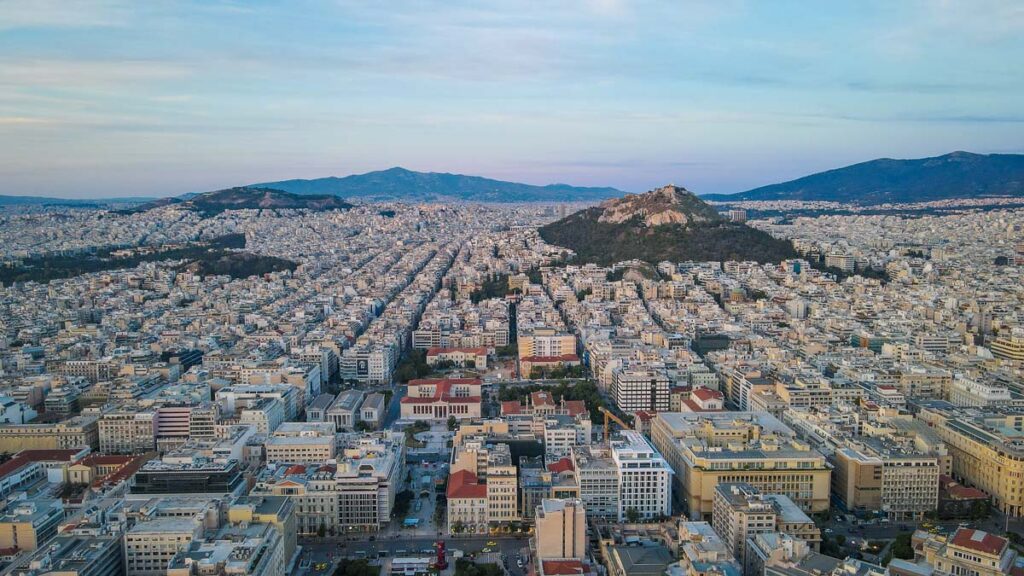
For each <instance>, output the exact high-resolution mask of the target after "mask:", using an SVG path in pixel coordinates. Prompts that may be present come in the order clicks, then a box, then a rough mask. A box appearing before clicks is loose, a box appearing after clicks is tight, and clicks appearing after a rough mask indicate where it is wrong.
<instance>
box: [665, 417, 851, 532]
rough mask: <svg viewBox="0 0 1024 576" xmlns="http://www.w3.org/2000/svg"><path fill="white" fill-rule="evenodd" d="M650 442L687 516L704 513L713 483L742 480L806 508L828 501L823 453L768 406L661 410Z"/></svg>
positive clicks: (697, 516)
mask: <svg viewBox="0 0 1024 576" xmlns="http://www.w3.org/2000/svg"><path fill="white" fill-rule="evenodd" d="M651 438H652V440H653V442H654V445H655V446H656V447H657V448H658V449H659V451H660V452H661V453H662V454H663V455H664V457H665V459H666V460H667V461H668V463H669V464H670V465H671V466H672V470H673V471H675V476H676V487H677V489H678V490H679V496H680V497H681V499H682V501H683V502H686V504H687V506H688V513H689V515H690V518H692V519H700V518H703V517H709V516H710V515H711V513H712V511H713V504H714V495H715V488H716V486H718V484H720V483H723V482H726V483H730V482H746V483H748V484H751V485H753V486H754V487H755V488H757V489H759V490H761V491H763V492H765V493H769V494H784V495H785V496H788V497H789V498H790V499H792V500H793V501H794V502H795V503H796V504H797V505H798V506H800V508H801V509H802V510H803V511H804V512H807V513H815V512H822V511H825V510H828V507H829V488H830V481H831V469H830V467H829V465H828V463H827V462H826V461H825V456H824V455H822V454H821V453H820V452H818V451H817V450H814V449H813V448H811V447H810V445H808V444H807V443H805V442H802V441H800V440H798V439H797V437H796V434H795V433H794V432H793V430H791V429H790V428H789V427H787V426H786V425H785V424H783V423H782V422H780V421H779V420H778V419H777V418H775V417H774V416H772V415H771V414H768V413H767V412H718V413H714V412H704V413H686V412H663V413H660V414H658V415H657V416H656V417H655V419H654V421H653V424H652V426H651Z"/></svg>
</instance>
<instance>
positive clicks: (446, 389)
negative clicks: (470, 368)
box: [401, 378, 480, 404]
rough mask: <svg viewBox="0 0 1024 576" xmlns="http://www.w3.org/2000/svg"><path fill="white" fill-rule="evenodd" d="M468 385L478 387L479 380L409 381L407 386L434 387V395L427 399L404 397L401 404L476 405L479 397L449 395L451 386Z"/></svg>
mask: <svg viewBox="0 0 1024 576" xmlns="http://www.w3.org/2000/svg"><path fill="white" fill-rule="evenodd" d="M456 385H469V386H479V385H480V379H479V378H434V379H424V380H410V381H409V386H410V387H413V386H434V395H433V396H428V397H417V396H405V397H404V398H402V401H401V403H402V404H433V403H434V402H448V403H452V404H478V403H480V397H479V396H454V395H452V393H451V389H452V386H456Z"/></svg>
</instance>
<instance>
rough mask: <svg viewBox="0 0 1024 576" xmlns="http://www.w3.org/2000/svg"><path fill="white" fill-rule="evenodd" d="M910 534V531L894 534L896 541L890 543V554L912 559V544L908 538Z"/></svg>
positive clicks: (903, 558)
mask: <svg viewBox="0 0 1024 576" xmlns="http://www.w3.org/2000/svg"><path fill="white" fill-rule="evenodd" d="M912 536H913V535H912V534H911V533H910V532H900V533H899V534H897V535H896V541H895V542H893V543H892V555H893V557H894V558H900V559H902V560H913V559H914V546H913V544H912V543H911V540H910V539H911V537H912Z"/></svg>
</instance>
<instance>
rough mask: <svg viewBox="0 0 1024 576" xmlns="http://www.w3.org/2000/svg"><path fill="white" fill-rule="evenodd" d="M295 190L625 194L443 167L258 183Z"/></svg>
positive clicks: (555, 197)
mask: <svg viewBox="0 0 1024 576" xmlns="http://www.w3.org/2000/svg"><path fill="white" fill-rule="evenodd" d="M253 186H256V187H261V188H274V189H277V190H285V191H287V192H292V193H295V194H333V195H335V196H341V197H344V198H359V199H365V200H406V201H414V202H431V201H443V200H449V201H451V200H454V201H466V202H581V201H596V200H604V199H606V198H612V197H614V196H619V195H621V194H622V192H621V191H619V190H616V189H615V188H581V187H578V186H569V185H568V184H549V185H547V186H534V185H531V184H519V183H516V182H505V181H502V180H492V179H490V178H482V177H480V176H464V175H462V174H448V173H443V172H413V171H412V170H406V169H405V168H390V169H388V170H381V171H378V172H369V173H366V174H354V175H352V176H345V177H342V178H338V177H335V176H331V177H329V178H317V179H315V180H284V181H281V182H267V183H263V184H253Z"/></svg>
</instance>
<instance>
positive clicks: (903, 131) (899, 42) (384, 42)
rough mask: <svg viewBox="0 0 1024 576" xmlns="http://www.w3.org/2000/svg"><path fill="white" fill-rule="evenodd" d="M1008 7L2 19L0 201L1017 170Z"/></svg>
mask: <svg viewBox="0 0 1024 576" xmlns="http://www.w3.org/2000/svg"><path fill="white" fill-rule="evenodd" d="M1022 29H1024V11H1022V10H1021V8H1020V7H1019V6H1017V5H1015V4H1014V3H1012V2H1000V1H987V2H982V3H973V2H956V1H949V2H941V3H915V2H905V3H898V4H862V3H856V4H854V3H842V4H834V5H831V6H830V7H829V10H828V11H827V12H823V11H814V10H811V9H809V8H807V7H805V6H799V5H795V4H790V5H785V6H771V7H768V6H763V5H755V4H752V3H747V2H725V3H710V2H684V3H679V2H672V3H662V2H652V3H643V4H633V3H626V2H615V1H610V0H603V1H593V2H586V1H580V2H572V3H568V4H560V5H558V6H546V5H538V4H532V3H528V2H522V3H513V4H504V5H503V6H502V7H500V8H499V7H480V6H469V5H466V4H461V3H460V4H455V5H452V4H448V3H444V4H441V3H429V2H428V3H412V2H398V3H389V4H388V6H387V8H382V7H377V6H374V5H372V4H370V3H360V2H338V3H320V2H309V3H302V4H299V5H296V4H289V5H287V6H284V5H280V4H277V3H273V2H268V3H258V4H249V3H245V4H242V3H233V2H220V3H212V4H210V3H201V4H190V3H172V4H161V5H136V4H132V3H121V2H117V1H85V2H77V3H72V4H65V3H55V2H53V3H51V2H33V3H5V4H3V5H0V40H2V41H3V42H4V45H5V49H4V52H3V55H2V56H0V86H3V87H4V90H3V91H2V94H0V147H2V149H3V150H4V153H3V154H0V178H2V179H3V180H2V181H3V182H4V184H3V185H2V186H0V194H4V195H40V196H57V197H68V198H96V197H116V196H149V197H156V196H169V195H179V194H183V193H186V192H201V191H206V190H214V189H218V188H225V187H229V186H235V185H242V184H247V183H252V182H261V181H273V180H282V179H289V178H318V177H325V176H344V175H347V174H352V173H364V172H369V171H373V170H378V169H384V168H388V167H391V166H396V165H399V166H403V167H406V168H409V169H412V170H420V171H436V172H453V173H463V174H472V175H482V176H487V177H491V178H496V179H501V180H510V181H517V182H524V183H529V184H548V183H553V182H565V183H568V184H573V185H579V186H613V187H616V188H619V189H621V190H624V191H628V192H638V191H643V190H647V189H650V188H653V187H655V186H657V185H660V184H664V183H667V182H675V183H678V184H682V185H685V186H687V187H688V188H689V189H691V190H694V191H696V192H698V193H731V192H742V191H744V190H747V189H750V188H754V187H757V186H761V185H766V184H771V183H775V182H781V181H785V180H789V179H792V178H796V177H800V176H804V175H807V174H811V173H814V172H818V171H821V170H826V169H831V168H837V167H840V166H845V165H848V164H853V163H856V162H862V161H867V160H871V159H874V158H879V157H895V158H917V157H925V156H935V155H939V154H944V153H947V152H951V151H954V150H968V151H971V152H978V153H1017V152H1021V151H1022V150H1024V147H1022V143H1021V140H1020V137H1019V127H1020V124H1021V122H1022V121H1024V111H1022V110H1021V105H1020V104H1019V102H1018V101H1017V100H1018V99H1017V98H1015V97H1014V95H1015V94H1017V93H1019V92H1020V88H1021V83H1022V78H1024V75H1022V74H1020V72H1021V64H1020V62H1019V59H1017V58H1014V56H1013V55H1014V54H1017V53H1019V52H1020V51H1021V48H1022V46H1021V44H1022V40H1021V38H1022V35H1021V34H1019V32H1020V31H1021V30H1022Z"/></svg>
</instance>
